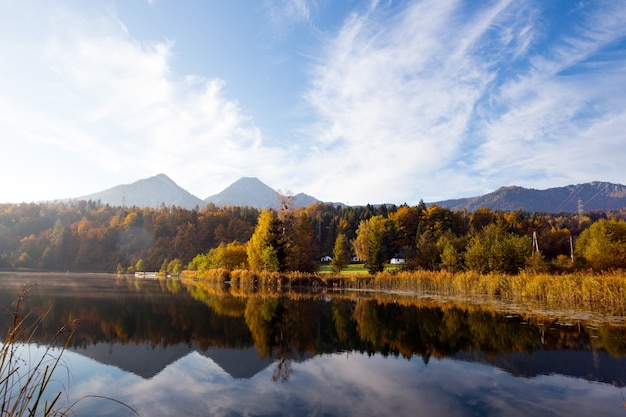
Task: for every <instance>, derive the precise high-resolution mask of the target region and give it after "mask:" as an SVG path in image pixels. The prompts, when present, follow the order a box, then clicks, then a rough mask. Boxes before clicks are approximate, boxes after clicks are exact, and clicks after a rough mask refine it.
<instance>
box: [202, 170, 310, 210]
mask: <svg viewBox="0 0 626 417" xmlns="http://www.w3.org/2000/svg"><path fill="white" fill-rule="evenodd" d="M279 197H280V194H279V193H278V192H277V191H276V190H274V189H273V188H271V187H270V186H268V185H266V184H265V183H263V182H262V181H261V180H260V179H258V178H256V177H241V178H239V179H238V180H237V181H235V182H234V183H232V184H231V185H229V186H228V187H226V188H225V189H224V190H223V191H221V192H220V193H218V194H214V195H212V196H210V197H207V198H206V199H205V200H204V201H205V202H207V203H213V204H215V205H216V206H249V207H254V208H258V209H263V208H274V209H276V208H278V206H279ZM316 202H319V200H317V199H316V198H314V197H311V196H309V195H306V194H303V193H299V194H297V195H296V196H294V203H295V206H296V207H306V206H309V205H310V204H313V203H316Z"/></svg>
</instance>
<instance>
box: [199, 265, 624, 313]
mask: <svg viewBox="0 0 626 417" xmlns="http://www.w3.org/2000/svg"><path fill="white" fill-rule="evenodd" d="M188 278H189V276H188ZM194 279H200V280H205V279H206V280H208V281H209V282H219V283H222V284H224V285H226V284H227V283H229V284H230V286H231V288H232V289H235V290H237V292H239V293H241V294H250V293H254V292H258V291H269V292H276V293H279V292H281V291H283V290H285V289H295V288H335V289H354V290H373V291H385V292H406V293H418V294H440V295H458V296H490V297H499V298H505V299H516V300H519V299H522V300H524V299H528V300H542V301H547V302H550V303H551V304H554V303H567V304H579V305H585V304H592V303H602V304H605V305H607V306H617V307H624V306H626V271H623V270H615V271H609V272H601V273H595V272H592V271H577V272H573V273H569V274H551V273H548V272H533V271H522V272H520V273H519V274H517V275H510V274H504V273H489V274H480V273H478V272H476V271H462V272H450V271H443V270H442V271H425V270H423V271H422V270H418V271H395V272H389V271H386V272H379V273H377V274H374V275H370V274H336V273H323V274H309V273H300V272H291V273H278V272H263V271H261V272H252V271H246V270H236V271H230V272H228V271H226V272H225V271H222V270H212V271H205V272H203V273H197V274H196V275H195V276H194Z"/></svg>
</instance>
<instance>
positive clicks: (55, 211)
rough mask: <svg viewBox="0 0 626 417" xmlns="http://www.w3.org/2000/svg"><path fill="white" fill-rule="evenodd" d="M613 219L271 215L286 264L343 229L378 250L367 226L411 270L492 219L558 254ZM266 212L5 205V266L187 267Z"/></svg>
mask: <svg viewBox="0 0 626 417" xmlns="http://www.w3.org/2000/svg"><path fill="white" fill-rule="evenodd" d="M611 216H612V217H622V218H623V217H624V213H623V212H622V213H620V212H614V213H606V212H586V213H585V215H584V217H582V218H581V217H579V216H578V215H574V214H569V213H565V214H562V215H553V214H539V213H524V212H520V211H514V212H495V211H492V210H489V209H484V208H483V209H479V210H476V211H475V212H473V213H471V214H470V213H467V212H463V211H452V210H449V209H446V208H442V207H439V206H436V205H434V206H430V207H426V205H424V204H423V203H420V204H419V205H417V206H406V205H403V206H399V207H397V206H385V205H382V206H378V207H374V206H370V205H367V206H361V207H335V206H333V205H330V204H314V205H312V206H310V207H308V208H293V206H289V204H286V205H283V208H282V209H281V210H280V211H279V212H274V218H272V219H269V220H267V221H268V222H270V223H271V227H272V228H273V229H272V233H273V237H272V239H274V247H273V249H274V250H276V251H277V252H278V253H277V254H278V255H279V257H280V261H281V264H280V265H279V269H280V270H302V269H309V268H311V267H313V266H316V265H317V261H318V260H319V259H320V257H321V256H322V255H332V254H333V251H334V250H335V243H336V241H337V237H338V236H339V235H342V237H345V239H344V241H347V242H350V243H351V245H349V246H348V247H347V249H346V250H348V251H349V252H350V254H363V253H364V252H363V251H364V250H365V249H368V248H364V247H363V245H364V242H363V240H364V236H369V235H367V234H366V233H365V228H366V226H368V227H371V228H372V229H371V230H373V231H375V230H377V232H376V233H379V232H380V233H379V234H378V235H376V234H375V233H374V232H372V233H371V235H372V236H378V240H376V242H377V244H378V243H379V244H380V247H379V248H378V250H379V256H380V258H381V260H382V261H388V260H389V259H390V258H391V257H394V256H397V257H402V258H406V259H407V260H408V261H409V262H408V264H407V267H412V268H427V269H438V268H441V267H442V266H446V262H452V260H454V259H457V260H460V259H461V258H462V257H464V258H463V259H469V258H468V257H467V256H465V255H466V253H467V251H468V248H469V247H470V246H469V244H470V242H471V241H472V239H474V238H476V237H477V236H480V235H481V234H483V235H484V233H485V230H488V229H487V226H489V225H497V230H498V231H503V232H505V233H506V234H507V235H511V236H517V237H520V238H523V239H526V240H525V242H526V243H528V244H529V242H530V239H531V237H532V235H533V232H535V233H536V234H537V237H538V245H539V248H540V249H541V253H542V254H543V256H544V257H545V259H546V260H552V259H555V258H557V257H558V256H559V255H562V256H566V257H568V256H569V254H570V236H573V238H574V240H575V239H576V238H577V237H578V236H579V235H580V233H581V231H583V230H584V229H586V228H588V227H589V226H590V225H591V224H592V223H594V222H596V221H597V220H599V219H603V218H607V217H611ZM258 219H259V211H258V210H256V209H254V208H249V207H246V208H243V207H222V208H218V207H216V206H214V205H212V204H209V205H208V206H207V207H205V208H204V209H203V210H187V209H182V208H179V207H165V206H162V207H161V208H158V209H154V208H138V207H111V206H109V205H102V204H100V203H98V202H93V201H89V202H87V201H79V202H71V203H45V204H34V203H31V204H2V205H0V267H1V268H35V269H43V270H55V271H107V272H115V271H116V270H117V271H132V270H134V268H135V267H136V266H137V264H138V263H140V265H141V267H142V269H145V270H160V269H161V268H162V267H164V266H166V265H167V264H168V263H170V262H172V261H173V260H177V262H179V264H180V265H183V266H187V264H188V263H189V262H190V261H192V260H193V259H194V257H196V255H198V254H206V253H208V252H209V251H210V250H211V249H214V248H217V247H218V246H219V245H220V244H223V245H227V244H229V243H231V242H238V243H239V244H242V245H243V244H247V242H248V241H250V240H251V237H252V236H253V233H255V229H257V221H258ZM268 227H269V226H268ZM370 241H372V240H371V239H370ZM526 243H525V244H526ZM223 245H222V246H223ZM305 246H306V248H305ZM364 256H365V255H364ZM455 256H456V258H455ZM297 257H300V259H297ZM470 258H471V256H470ZM370 261H371V260H370ZM457 266H459V267H460V264H459V265H457Z"/></svg>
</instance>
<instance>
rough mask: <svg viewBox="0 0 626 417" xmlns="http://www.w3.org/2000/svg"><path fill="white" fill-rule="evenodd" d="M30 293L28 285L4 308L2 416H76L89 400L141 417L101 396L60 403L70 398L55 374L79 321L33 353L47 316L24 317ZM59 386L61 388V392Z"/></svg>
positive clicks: (0, 354) (0, 349)
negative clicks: (106, 402)
mask: <svg viewBox="0 0 626 417" xmlns="http://www.w3.org/2000/svg"><path fill="white" fill-rule="evenodd" d="M29 291H30V287H29V286H28V285H25V286H24V287H23V288H22V290H21V292H20V294H19V296H18V297H17V299H16V301H15V303H14V307H13V308H12V309H10V308H6V307H4V310H5V312H6V313H7V314H8V317H9V326H8V330H7V334H6V336H5V337H4V340H3V342H2V346H1V347H0V402H1V404H0V416H2V417H5V416H6V417H21V416H32V417H34V416H44V417H48V416H67V415H74V411H73V408H75V406H76V405H77V404H78V403H79V402H81V401H82V400H85V399H87V398H100V399H106V400H109V401H113V402H115V403H117V404H119V405H121V406H123V407H125V408H127V409H128V410H130V411H132V412H133V413H134V414H136V415H139V414H138V413H137V412H136V411H135V410H134V409H133V408H132V407H130V406H128V405H127V404H124V403H122V402H120V401H117V400H115V399H112V398H109V397H103V396H99V395H86V396H84V397H81V398H79V399H78V400H76V401H74V402H73V403H71V404H69V405H65V406H61V405H60V402H59V400H60V399H61V398H62V396H63V393H64V392H65V393H66V394H67V390H66V387H65V386H64V385H63V384H62V383H60V382H59V381H58V380H57V379H56V373H57V371H58V370H59V367H63V366H65V364H64V363H63V362H62V360H61V358H62V355H63V353H64V352H65V351H66V349H67V347H68V345H69V343H70V340H71V338H72V336H73V335H74V332H75V329H76V326H77V325H78V321H73V322H72V323H71V324H68V325H65V326H62V327H60V328H59V329H58V330H57V331H56V333H55V335H54V337H53V339H52V340H51V341H50V342H49V343H48V344H47V345H45V347H44V348H43V350H40V349H39V348H37V351H38V353H33V352H32V351H31V342H32V341H33V340H34V335H35V332H37V330H38V329H39V328H40V327H41V326H42V325H43V322H44V319H45V317H46V315H47V313H48V312H45V313H43V314H39V315H36V314H35V313H34V312H28V313H23V311H24V302H25V301H26V299H27V297H28V294H29ZM48 311H49V310H48ZM56 384H60V389H59V388H58V386H57V385H56ZM57 389H58V391H57Z"/></svg>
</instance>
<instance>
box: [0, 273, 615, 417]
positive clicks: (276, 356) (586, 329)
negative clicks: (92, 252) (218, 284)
mask: <svg viewBox="0 0 626 417" xmlns="http://www.w3.org/2000/svg"><path fill="white" fill-rule="evenodd" d="M26 280H29V281H31V282H37V283H38V288H37V289H36V290H33V291H31V293H30V300H29V302H30V304H31V306H37V308H41V309H46V308H48V307H50V308H51V310H50V313H49V315H48V316H47V319H46V322H47V324H48V326H46V327H45V328H43V329H41V331H40V332H38V333H37V335H36V336H37V338H38V339H37V340H36V341H37V342H39V343H46V341H47V340H50V337H51V335H52V334H53V333H54V331H55V330H56V328H57V327H58V326H59V325H61V324H63V323H66V322H68V321H71V320H74V319H80V322H81V326H80V327H79V329H78V331H77V333H76V335H75V337H74V339H73V340H72V352H70V353H68V354H67V358H66V360H67V361H68V363H69V364H70V365H69V367H70V368H71V370H72V379H73V380H72V383H71V390H70V392H71V397H72V398H79V397H80V396H81V395H85V394H94V393H96V394H98V395H108V396H111V397H113V398H116V399H119V400H121V401H125V402H128V404H130V405H132V406H133V407H134V408H136V409H138V410H139V411H141V413H142V414H143V415H181V414H186V415H395V416H398V415H420V414H423V415H435V416H436V415H450V414H454V415H465V414H467V415H517V414H521V415H532V414H539V413H540V412H545V411H546V410H550V411H551V412H552V413H553V414H555V415H589V414H604V415H617V414H618V413H620V414H621V413H623V405H622V400H621V391H622V390H621V387H624V382H625V381H624V375H626V360H625V359H624V354H625V352H626V344H625V341H626V334H625V328H624V327H622V326H615V325H599V324H598V323H596V322H591V321H584V320H579V319H574V318H571V317H570V318H568V317H567V315H559V316H558V317H557V316H555V315H554V314H552V315H545V316H542V315H538V314H524V313H523V312H520V311H516V312H512V311H497V310H494V309H491V308H487V307H484V306H480V305H476V304H463V303H452V302H447V303H441V302H437V301H435V300H432V299H416V298H399V297H396V299H395V300H394V299H390V298H385V297H374V296H367V295H365V294H341V293H337V294H316V295H302V294H295V293H290V294H283V295H281V296H278V295H267V294H265V295H261V294H255V295H249V296H244V295H237V294H232V293H230V291H229V290H228V289H224V288H212V287H203V286H201V285H199V284H197V283H196V284H193V285H183V284H182V283H180V282H177V281H140V280H134V279H130V280H126V279H119V278H114V277H111V276H104V277H98V276H60V275H41V276H24V275H15V274H13V275H2V274H0V286H1V288H0V304H1V305H3V306H8V305H10V304H11V302H12V299H13V298H14V297H15V296H16V294H18V293H19V290H20V288H21V286H22V285H23V284H24V282H25V281H26ZM572 317H578V316H577V314H573V315H572ZM7 322H8V320H7V317H4V316H3V317H2V322H0V325H2V326H3V327H2V331H5V329H6V326H7V325H8V323H7ZM613 322H615V320H613ZM459 376H462V377H459ZM589 381H597V382H602V383H603V384H597V383H590V382H589ZM107 407H110V406H103V405H102V404H101V403H100V402H99V401H90V402H85V403H82V404H81V408H80V409H79V410H78V411H77V415H97V413H98V412H103V413H105V414H111V409H110V408H107ZM120 411H122V410H116V413H117V412H120ZM94 413H96V414H94Z"/></svg>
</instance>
